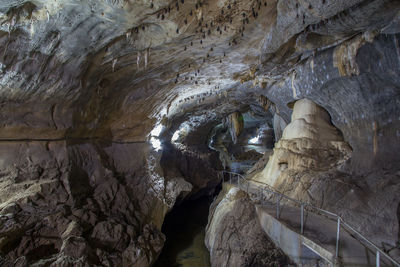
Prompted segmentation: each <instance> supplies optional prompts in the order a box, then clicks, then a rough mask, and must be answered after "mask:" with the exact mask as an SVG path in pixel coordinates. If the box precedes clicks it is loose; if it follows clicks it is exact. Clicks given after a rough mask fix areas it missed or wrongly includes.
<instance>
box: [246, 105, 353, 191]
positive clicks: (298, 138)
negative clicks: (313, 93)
mask: <svg viewBox="0 0 400 267" xmlns="http://www.w3.org/2000/svg"><path fill="white" fill-rule="evenodd" d="M350 155H351V148H350V147H349V145H348V144H347V143H346V142H344V141H343V137H342V136H341V134H340V132H339V131H338V129H336V128H335V127H334V126H333V125H332V123H331V120H330V116H329V114H328V113H327V112H326V110H324V109H323V108H322V107H320V106H318V105H317V104H315V103H314V102H312V101H310V100H308V99H301V100H298V101H297V102H296V103H295V105H294V108H293V113H292V121H291V122H290V123H289V124H288V125H287V126H286V128H285V130H284V131H283V135H282V138H281V139H280V140H279V142H277V143H275V148H274V153H273V155H272V156H270V160H269V161H268V164H267V166H266V167H265V168H264V170H263V171H262V172H261V173H260V174H258V175H257V176H256V177H255V178H254V179H255V180H257V181H260V182H265V183H267V184H269V185H271V186H275V184H276V183H281V182H280V181H279V176H280V174H281V173H282V171H285V170H294V171H304V170H308V171H327V170H329V169H331V168H334V167H337V166H339V165H340V164H342V163H344V162H345V161H346V160H347V159H349V158H350Z"/></svg>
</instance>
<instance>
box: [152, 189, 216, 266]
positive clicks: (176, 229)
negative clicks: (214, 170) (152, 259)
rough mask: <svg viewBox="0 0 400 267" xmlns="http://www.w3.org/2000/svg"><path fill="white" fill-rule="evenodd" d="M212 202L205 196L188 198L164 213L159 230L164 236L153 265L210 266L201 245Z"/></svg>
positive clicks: (207, 254) (205, 249)
mask: <svg viewBox="0 0 400 267" xmlns="http://www.w3.org/2000/svg"><path fill="white" fill-rule="evenodd" d="M211 202H212V198H211V197H208V196H203V197H201V198H198V199H196V200H187V201H184V202H183V203H182V204H180V205H178V206H176V207H174V208H173V210H172V211H171V212H170V213H168V214H167V215H166V217H165V220H164V224H163V226H162V232H163V233H164V234H165V235H166V238H167V240H166V242H165V245H164V248H163V250H162V252H161V254H160V256H159V258H158V260H157V261H156V263H155V265H154V266H155V267H165V266H168V267H178V266H179V267H207V266H211V265H210V255H209V252H208V250H207V248H206V246H205V245H204V238H205V228H206V225H207V220H208V211H209V207H210V205H211Z"/></svg>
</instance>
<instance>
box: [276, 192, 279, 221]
mask: <svg viewBox="0 0 400 267" xmlns="http://www.w3.org/2000/svg"><path fill="white" fill-rule="evenodd" d="M276 218H277V219H279V195H278V194H276Z"/></svg>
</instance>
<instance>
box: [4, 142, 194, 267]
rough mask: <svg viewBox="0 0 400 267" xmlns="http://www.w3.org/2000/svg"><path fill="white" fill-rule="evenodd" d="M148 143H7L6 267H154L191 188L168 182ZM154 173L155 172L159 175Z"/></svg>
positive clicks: (5, 167) (5, 182) (5, 165)
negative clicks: (177, 205)
mask: <svg viewBox="0 0 400 267" xmlns="http://www.w3.org/2000/svg"><path fill="white" fill-rule="evenodd" d="M152 153H153V152H151V150H150V149H149V147H148V144H146V143H132V144H118V143H108V144H104V143H101V142H96V141H93V142H87V141H82V140H63V141H46V142H44V141H42V142H39V141H29V142H28V141H27V142H1V143H0V158H1V159H2V160H1V162H0V171H1V178H0V183H1V188H2V189H1V194H0V195H1V197H0V202H1V204H0V210H1V212H0V214H1V215H0V240H1V241H0V251H1V253H2V255H1V258H0V261H1V265H2V266H27V265H32V264H36V266H49V265H50V266H84V265H85V266H86V265H87V264H90V265H93V264H97V265H100V264H102V265H112V266H149V265H151V263H152V262H154V260H155V259H156V258H157V255H158V254H159V253H160V252H161V249H162V246H163V243H164V240H165V237H164V235H163V234H162V233H161V232H160V228H161V224H162V222H163V218H164V215H165V213H166V212H167V211H168V210H169V209H170V208H172V206H173V205H174V202H175V199H176V198H177V197H178V195H179V194H180V193H181V191H185V190H186V191H190V190H191V185H190V184H188V183H187V182H185V181H180V180H174V179H171V180H170V181H165V180H164V179H163V178H162V177H161V176H158V175H157V170H154V166H155V165H156V163H157V162H156V160H157V159H156V156H155V155H153V154H152ZM152 168H153V169H152Z"/></svg>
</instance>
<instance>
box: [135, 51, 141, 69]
mask: <svg viewBox="0 0 400 267" xmlns="http://www.w3.org/2000/svg"><path fill="white" fill-rule="evenodd" d="M140 56H141V55H140V51H138V52H137V56H136V66H137V68H138V69H139V64H140Z"/></svg>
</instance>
